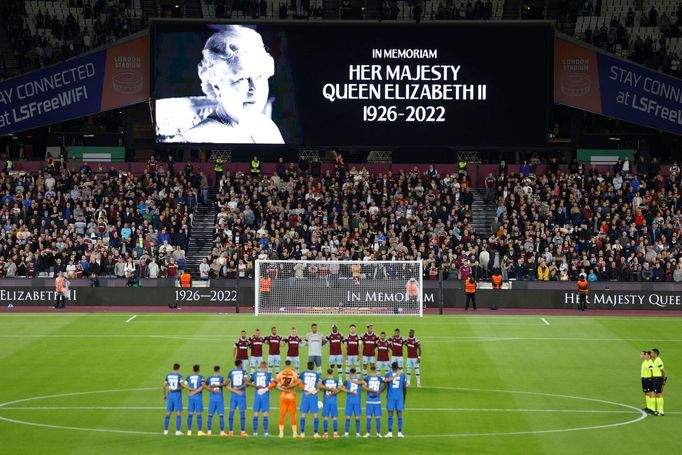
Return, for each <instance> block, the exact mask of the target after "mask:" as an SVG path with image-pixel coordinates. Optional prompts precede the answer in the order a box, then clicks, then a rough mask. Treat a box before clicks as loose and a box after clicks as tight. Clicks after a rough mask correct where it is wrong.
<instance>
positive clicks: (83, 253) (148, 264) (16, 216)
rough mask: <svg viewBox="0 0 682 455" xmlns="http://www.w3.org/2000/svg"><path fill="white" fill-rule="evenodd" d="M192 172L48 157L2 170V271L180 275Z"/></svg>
mask: <svg viewBox="0 0 682 455" xmlns="http://www.w3.org/2000/svg"><path fill="white" fill-rule="evenodd" d="M194 180H195V178H194V175H193V172H189V173H186V172H182V171H181V172H175V168H174V167H172V168H171V167H166V166H163V167H161V166H160V167H159V168H158V169H156V171H155V172H150V171H149V170H148V171H146V172H145V173H144V174H143V175H140V176H135V175H132V174H130V173H123V172H120V171H117V170H116V169H114V167H113V166H112V167H110V168H109V169H105V168H103V167H102V165H101V164H98V165H97V166H90V165H89V164H88V163H82V162H80V161H78V162H76V161H74V162H70V163H66V162H64V161H63V160H59V159H57V160H55V159H53V158H52V157H50V158H48V161H47V162H46V163H45V166H44V169H43V170H42V171H40V172H37V173H30V172H24V171H10V170H9V169H4V170H3V171H2V172H0V187H1V188H2V190H1V191H2V195H1V196H0V198H1V204H2V206H1V208H0V223H1V225H2V229H0V276H3V277H27V278H32V277H40V276H56V274H58V273H59V272H64V273H66V275H67V276H68V277H69V278H81V277H85V278H91V279H92V281H93V283H97V282H98V280H97V277H118V278H126V279H128V283H129V284H131V283H132V284H134V283H135V282H136V281H137V280H139V278H166V277H175V276H178V275H179V274H180V273H181V272H182V270H183V269H184V267H185V250H186V248H187V244H188V242H189V237H190V233H191V230H190V228H191V213H192V211H193V208H194V206H195V205H196V204H197V189H196V187H195V186H193V183H192V182H194Z"/></svg>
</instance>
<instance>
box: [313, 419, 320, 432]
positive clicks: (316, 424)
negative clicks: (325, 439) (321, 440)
mask: <svg viewBox="0 0 682 455" xmlns="http://www.w3.org/2000/svg"><path fill="white" fill-rule="evenodd" d="M319 429H320V419H318V418H317V417H315V420H313V430H314V431H315V433H317V431H318V430H319Z"/></svg>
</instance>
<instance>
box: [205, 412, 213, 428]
mask: <svg viewBox="0 0 682 455" xmlns="http://www.w3.org/2000/svg"><path fill="white" fill-rule="evenodd" d="M211 428H213V416H208V422H207V423H206V429H207V430H208V431H211Z"/></svg>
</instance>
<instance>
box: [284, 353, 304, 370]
mask: <svg viewBox="0 0 682 455" xmlns="http://www.w3.org/2000/svg"><path fill="white" fill-rule="evenodd" d="M287 360H291V366H293V367H294V369H296V370H298V369H299V368H300V366H301V358H300V357H289V356H287Z"/></svg>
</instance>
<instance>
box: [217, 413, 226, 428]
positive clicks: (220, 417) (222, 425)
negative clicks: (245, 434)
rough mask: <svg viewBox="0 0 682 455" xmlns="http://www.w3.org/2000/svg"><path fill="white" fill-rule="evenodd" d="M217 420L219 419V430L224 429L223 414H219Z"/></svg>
mask: <svg viewBox="0 0 682 455" xmlns="http://www.w3.org/2000/svg"><path fill="white" fill-rule="evenodd" d="M218 420H220V431H225V416H219V417H218Z"/></svg>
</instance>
